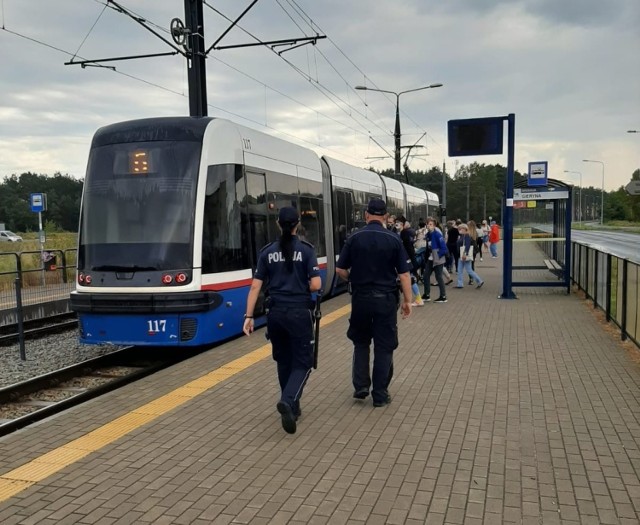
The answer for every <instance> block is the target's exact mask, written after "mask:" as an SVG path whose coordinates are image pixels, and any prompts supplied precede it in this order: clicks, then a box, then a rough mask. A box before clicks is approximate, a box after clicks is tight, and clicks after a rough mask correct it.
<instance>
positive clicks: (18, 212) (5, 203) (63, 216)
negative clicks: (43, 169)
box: [0, 172, 83, 233]
mask: <svg viewBox="0 0 640 525" xmlns="http://www.w3.org/2000/svg"><path fill="white" fill-rule="evenodd" d="M82 186H83V181H82V180H78V179H74V178H72V177H70V176H69V175H62V174H61V173H55V174H54V175H53V176H48V175H38V174H36V173H31V172H27V173H23V174H21V175H11V176H10V177H5V178H4V180H3V181H2V184H0V223H4V225H5V227H6V229H8V230H12V231H14V232H19V233H24V232H34V231H35V232H37V231H38V214H37V213H34V212H32V211H31V202H30V195H31V194H32V193H46V194H47V211H45V212H42V222H43V225H44V228H45V230H46V231H47V232H55V231H67V232H76V231H78V219H79V217H80V201H81V199H82Z"/></svg>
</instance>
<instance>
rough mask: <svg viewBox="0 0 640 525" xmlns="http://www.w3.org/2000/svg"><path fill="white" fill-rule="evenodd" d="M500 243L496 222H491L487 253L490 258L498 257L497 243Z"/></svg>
mask: <svg viewBox="0 0 640 525" xmlns="http://www.w3.org/2000/svg"><path fill="white" fill-rule="evenodd" d="M499 242H500V228H499V227H498V224H497V223H496V221H491V229H490V231H489V251H490V252H491V258H492V259H495V258H497V257H498V243H499Z"/></svg>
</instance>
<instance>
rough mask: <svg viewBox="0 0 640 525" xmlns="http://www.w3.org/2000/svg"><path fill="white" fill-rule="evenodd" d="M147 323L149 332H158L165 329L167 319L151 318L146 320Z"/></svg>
mask: <svg viewBox="0 0 640 525" xmlns="http://www.w3.org/2000/svg"><path fill="white" fill-rule="evenodd" d="M147 325H148V327H149V333H150V334H158V333H160V332H164V331H165V329H166V328H167V321H165V320H164V319H161V320H159V321H158V320H157V319H156V320H152V321H147Z"/></svg>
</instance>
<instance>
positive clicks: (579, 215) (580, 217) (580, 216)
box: [564, 170, 582, 223]
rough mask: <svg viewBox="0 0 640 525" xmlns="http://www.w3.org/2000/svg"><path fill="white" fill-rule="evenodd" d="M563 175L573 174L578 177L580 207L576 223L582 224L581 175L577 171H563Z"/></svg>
mask: <svg viewBox="0 0 640 525" xmlns="http://www.w3.org/2000/svg"><path fill="white" fill-rule="evenodd" d="M564 172H565V173H575V174H576V175H580V207H579V208H578V222H580V223H581V222H582V173H580V172H579V171H568V170H564Z"/></svg>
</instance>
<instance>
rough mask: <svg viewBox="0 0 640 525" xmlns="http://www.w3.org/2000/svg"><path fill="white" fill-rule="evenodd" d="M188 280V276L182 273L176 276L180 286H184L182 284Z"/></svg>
mask: <svg viewBox="0 0 640 525" xmlns="http://www.w3.org/2000/svg"><path fill="white" fill-rule="evenodd" d="M186 280H187V274H186V273H183V272H180V273H179V274H178V275H176V282H177V283H178V284H182V283H184V282H186Z"/></svg>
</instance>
